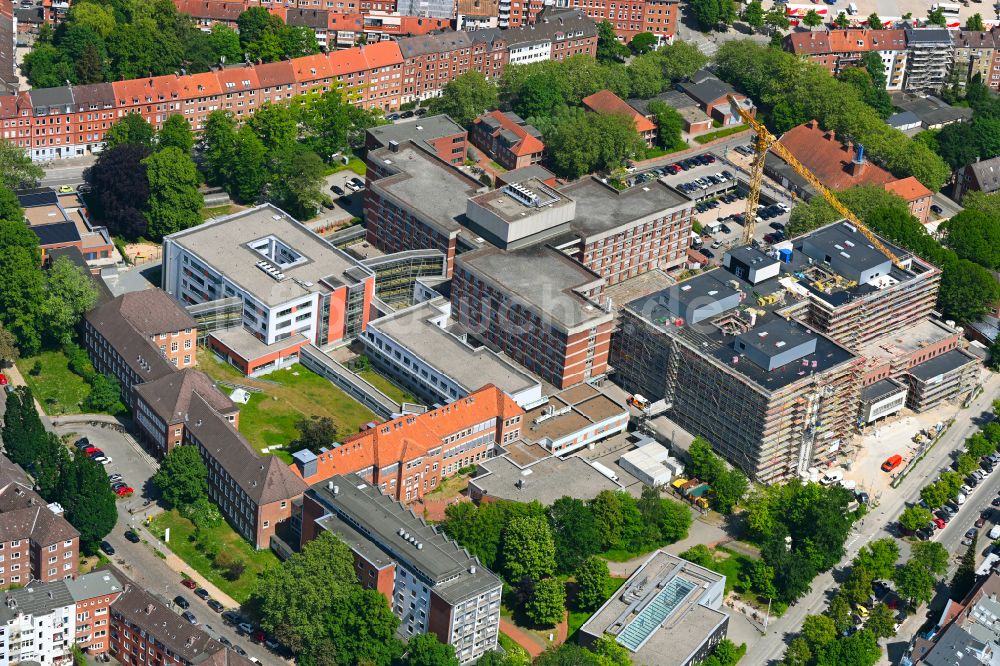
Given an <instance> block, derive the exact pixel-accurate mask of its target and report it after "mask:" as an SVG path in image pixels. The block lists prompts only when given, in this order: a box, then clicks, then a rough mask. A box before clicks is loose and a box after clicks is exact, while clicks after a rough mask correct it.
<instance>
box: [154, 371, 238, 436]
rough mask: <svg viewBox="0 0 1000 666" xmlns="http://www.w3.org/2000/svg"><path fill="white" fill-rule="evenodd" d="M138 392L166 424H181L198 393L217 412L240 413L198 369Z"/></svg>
mask: <svg viewBox="0 0 1000 666" xmlns="http://www.w3.org/2000/svg"><path fill="white" fill-rule="evenodd" d="M135 392H136V393H137V394H139V396H140V397H142V399H143V400H144V401H145V402H146V404H148V405H149V407H150V408H151V409H152V410H153V412H154V413H156V415H157V416H159V417H160V418H161V419H163V421H164V422H165V423H167V424H168V425H169V424H172V423H179V422H181V421H183V420H184V417H185V415H186V414H187V413H188V411H189V410H190V408H191V397H192V396H193V395H194V394H195V393H197V394H198V395H200V396H201V397H202V398H204V399H205V400H206V401H207V402H208V404H209V406H211V407H212V409H214V410H215V411H217V412H220V413H223V414H226V413H230V412H237V411H239V410H238V409H237V407H236V405H234V404H233V401H232V400H230V399H229V398H228V397H227V396H226V395H225V394H224V393H222V391H220V390H219V389H218V388H216V386H215V382H214V381H212V380H211V379H209V377H208V375H206V374H205V373H203V372H201V371H199V370H195V369H194V368H184V369H183V370H178V371H177V372H174V373H171V374H169V375H166V376H165V377H161V378H160V379H157V380H154V381H151V382H146V383H145V384H140V385H139V386H137V387H135Z"/></svg>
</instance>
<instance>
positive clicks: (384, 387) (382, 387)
mask: <svg viewBox="0 0 1000 666" xmlns="http://www.w3.org/2000/svg"><path fill="white" fill-rule="evenodd" d="M358 376H359V377H361V379H363V380H365V381H366V382H368V383H369V384H371V385H372V386H374V387H375V388H377V389H378V390H379V391H382V393H385V394H386V395H387V396H389V397H390V398H392V399H393V400H395V401H396V402H413V401H414V398H413V396H412V395H410V394H409V393H407V392H406V391H404V390H403V389H401V388H399V387H398V386H396V385H395V384H393V383H392V381H391V380H389V378H388V377H384V376H383V375H380V374H379V373H378V372H376V371H375V370H362V371H361V372H359V373H358Z"/></svg>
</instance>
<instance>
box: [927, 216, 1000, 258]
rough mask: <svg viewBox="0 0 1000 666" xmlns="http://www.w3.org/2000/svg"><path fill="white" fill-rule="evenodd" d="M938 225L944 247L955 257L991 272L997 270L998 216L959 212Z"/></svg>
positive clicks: (999, 239) (999, 251)
mask: <svg viewBox="0 0 1000 666" xmlns="http://www.w3.org/2000/svg"><path fill="white" fill-rule="evenodd" d="M941 226H942V227H943V229H942V231H944V243H945V245H947V246H948V247H950V248H952V249H953V250H955V253H956V254H957V255H958V256H959V258H961V259H968V260H969V261H973V262H975V263H977V264H979V265H981V266H985V267H986V268H989V269H993V270H995V269H997V268H1000V246H998V245H1000V217H992V216H990V215H987V214H985V213H980V212H977V211H972V210H963V211H962V212H960V213H959V214H958V215H955V216H954V217H952V218H951V219H950V220H948V221H947V222H945V223H944V224H943V225H941Z"/></svg>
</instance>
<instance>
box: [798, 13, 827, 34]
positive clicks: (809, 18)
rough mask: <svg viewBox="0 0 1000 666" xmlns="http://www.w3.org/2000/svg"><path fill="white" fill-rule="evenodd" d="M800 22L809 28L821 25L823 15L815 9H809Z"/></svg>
mask: <svg viewBox="0 0 1000 666" xmlns="http://www.w3.org/2000/svg"><path fill="white" fill-rule="evenodd" d="M802 23H803V24H804V25H805V26H807V27H808V28H809V29H810V30H811V29H813V28H816V27H818V26H821V25H823V17H822V16H820V15H819V12H817V11H816V10H815V9H810V10H809V11H808V12H806V15H805V17H803V19H802Z"/></svg>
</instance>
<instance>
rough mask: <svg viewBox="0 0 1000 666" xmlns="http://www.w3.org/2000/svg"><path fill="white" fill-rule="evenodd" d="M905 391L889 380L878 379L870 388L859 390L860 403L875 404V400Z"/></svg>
mask: <svg viewBox="0 0 1000 666" xmlns="http://www.w3.org/2000/svg"><path fill="white" fill-rule="evenodd" d="M905 390H906V388H905V387H903V386H900V385H899V384H897V383H896V382H894V381H892V380H891V379H880V380H878V381H877V382H875V383H874V384H872V385H871V386H866V387H864V388H863V389H861V401H862V402H875V401H876V400H881V399H882V398H887V397H889V396H890V395H892V394H893V393H899V392H900V391H905Z"/></svg>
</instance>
